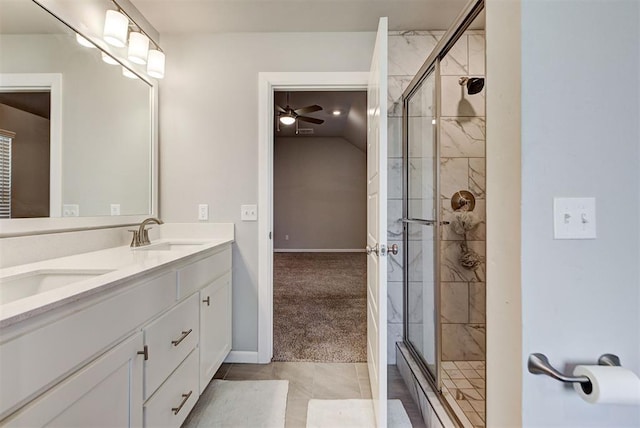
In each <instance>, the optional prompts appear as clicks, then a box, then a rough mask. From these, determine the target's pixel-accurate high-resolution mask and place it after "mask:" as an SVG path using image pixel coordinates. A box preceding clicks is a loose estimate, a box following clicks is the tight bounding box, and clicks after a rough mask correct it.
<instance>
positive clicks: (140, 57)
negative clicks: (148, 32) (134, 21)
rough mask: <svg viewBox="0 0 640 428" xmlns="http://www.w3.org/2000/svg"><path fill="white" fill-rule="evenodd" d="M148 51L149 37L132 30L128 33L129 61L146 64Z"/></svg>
mask: <svg viewBox="0 0 640 428" xmlns="http://www.w3.org/2000/svg"><path fill="white" fill-rule="evenodd" d="M148 53H149V38H148V37H147V36H145V35H144V34H142V33H138V32H135V31H132V32H131V34H129V51H128V58H129V61H131V62H135V63H136V64H146V63H147V54H148Z"/></svg>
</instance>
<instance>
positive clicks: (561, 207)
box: [553, 198, 596, 239]
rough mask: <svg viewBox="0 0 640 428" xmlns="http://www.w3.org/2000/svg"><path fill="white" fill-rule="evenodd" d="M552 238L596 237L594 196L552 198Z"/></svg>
mask: <svg viewBox="0 0 640 428" xmlns="http://www.w3.org/2000/svg"><path fill="white" fill-rule="evenodd" d="M553 237H554V239H596V199H595V198H553Z"/></svg>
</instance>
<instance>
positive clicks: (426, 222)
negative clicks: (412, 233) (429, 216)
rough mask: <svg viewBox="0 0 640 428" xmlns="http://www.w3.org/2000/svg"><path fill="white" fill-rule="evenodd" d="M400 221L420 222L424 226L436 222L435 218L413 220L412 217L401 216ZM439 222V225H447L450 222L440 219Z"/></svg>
mask: <svg viewBox="0 0 640 428" xmlns="http://www.w3.org/2000/svg"><path fill="white" fill-rule="evenodd" d="M402 222H403V223H413V224H422V225H424V226H435V224H436V221H435V220H413V219H408V218H403V219H402ZM440 224H441V225H447V224H450V223H449V222H448V221H441V222H440Z"/></svg>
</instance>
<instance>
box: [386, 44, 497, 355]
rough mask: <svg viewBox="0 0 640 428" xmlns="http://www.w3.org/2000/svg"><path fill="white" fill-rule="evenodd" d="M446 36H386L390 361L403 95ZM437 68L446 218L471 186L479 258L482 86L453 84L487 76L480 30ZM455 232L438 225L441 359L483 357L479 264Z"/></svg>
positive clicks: (397, 279) (395, 336)
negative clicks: (463, 256) (467, 88)
mask: <svg viewBox="0 0 640 428" xmlns="http://www.w3.org/2000/svg"><path fill="white" fill-rule="evenodd" d="M443 34H444V32H442V31H405V32H390V33H389V82H388V83H389V89H388V108H389V110H388V120H389V125H388V145H389V152H388V156H389V159H388V199H389V200H388V229H389V232H388V243H389V245H392V244H394V243H395V244H398V247H399V248H400V251H399V253H398V255H397V256H393V255H391V256H390V258H389V265H388V266H389V268H388V293H389V298H388V300H387V301H388V324H387V325H388V348H387V349H388V362H389V364H395V360H396V356H395V352H394V349H395V342H398V341H401V340H402V334H403V302H402V300H403V291H402V280H403V263H402V259H403V254H402V92H403V91H404V90H405V89H406V87H407V86H408V84H409V83H410V82H411V80H412V79H413V77H414V76H415V75H416V73H417V72H418V70H419V69H420V66H421V65H422V64H423V63H424V61H425V60H426V58H427V57H428V56H429V54H430V53H431V51H432V50H433V49H434V48H435V46H436V44H437V43H438V41H439V40H440V38H441V37H442V35H443ZM442 70H443V73H442V74H443V78H442V84H443V85H442V96H443V98H442V100H443V101H442V106H441V108H442V116H443V118H442V129H441V132H442V138H441V151H442V154H441V157H442V166H441V168H442V174H441V175H442V183H441V190H442V195H441V197H442V206H443V218H444V217H446V216H450V215H451V209H450V208H449V209H448V211H447V207H450V206H451V205H450V197H451V195H452V194H453V191H458V190H463V189H468V190H470V191H472V192H473V193H474V194H475V195H476V198H477V201H476V209H475V212H476V214H478V215H479V216H480V217H481V219H482V224H481V225H480V226H479V227H478V229H476V230H475V231H474V232H473V235H472V236H469V237H470V238H471V240H470V243H469V245H470V247H471V248H473V249H475V250H476V251H478V253H480V254H481V255H483V256H484V252H485V251H484V230H485V228H484V209H485V202H484V91H483V92H482V93H481V94H478V95H475V97H476V98H473V96H469V95H466V94H464V96H463V95H462V93H461V87H460V86H459V85H458V83H457V79H458V77H460V76H469V75H472V76H474V77H480V76H483V75H484V36H483V35H482V33H481V32H474V31H470V32H468V33H467V34H465V35H464V36H463V37H462V38H461V39H460V42H459V43H457V44H456V46H454V48H453V50H452V52H451V55H449V56H448V57H447V58H446V59H445V60H444V61H443V62H442ZM454 84H455V86H454ZM453 189H455V190H453ZM452 190H453V191H452ZM453 235H455V234H453V233H451V232H450V231H448V230H443V242H442V266H441V269H442V275H443V280H444V281H446V284H443V288H444V289H446V291H445V290H443V291H444V293H443V294H444V295H445V296H446V298H445V297H444V296H443V302H442V303H443V305H442V306H443V312H446V317H444V314H443V320H442V321H443V323H444V324H443V336H445V335H448V336H449V339H448V340H446V341H445V342H446V343H443V348H446V349H443V353H444V355H443V359H456V360H464V359H472V360H475V359H484V331H485V330H484V267H482V268H481V269H479V270H478V271H477V272H476V273H477V276H476V275H475V274H474V273H473V272H471V271H468V272H467V271H465V270H464V269H462V268H461V267H460V265H459V263H457V261H456V260H457V257H458V256H457V254H458V253H459V251H460V247H459V244H460V239H461V238H458V237H456V236H453ZM470 273H471V274H473V275H470ZM463 285H464V286H466V289H465V287H464V286H463ZM445 299H446V301H445ZM414 307H415V310H416V311H417V312H421V311H422V308H421V305H414ZM465 307H466V309H465ZM444 308H446V310H445V309H444ZM416 315H419V314H416ZM445 324H446V326H445ZM479 355H482V357H481V358H479Z"/></svg>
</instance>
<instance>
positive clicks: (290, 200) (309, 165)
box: [273, 137, 367, 250]
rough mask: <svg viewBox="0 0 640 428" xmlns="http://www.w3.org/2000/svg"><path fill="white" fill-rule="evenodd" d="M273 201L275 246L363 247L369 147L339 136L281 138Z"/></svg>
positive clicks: (365, 231) (276, 153)
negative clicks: (359, 145) (363, 146)
mask: <svg viewBox="0 0 640 428" xmlns="http://www.w3.org/2000/svg"><path fill="white" fill-rule="evenodd" d="M273 202H274V207H273V209H274V229H273V232H274V239H273V246H274V249H276V250H279V249H282V250H286V249H325V250H331V249H357V250H362V249H363V248H364V247H365V245H366V243H367V242H366V241H367V236H366V235H367V222H366V219H367V159H366V154H365V152H363V151H362V150H360V149H358V148H357V147H356V146H354V145H353V144H351V143H350V142H349V141H347V140H345V139H344V138H339V137H324V138H323V137H309V138H292V137H289V138H287V137H281V138H276V139H275V147H274V173H273ZM286 235H288V237H289V239H288V240H287V239H285V238H286Z"/></svg>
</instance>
